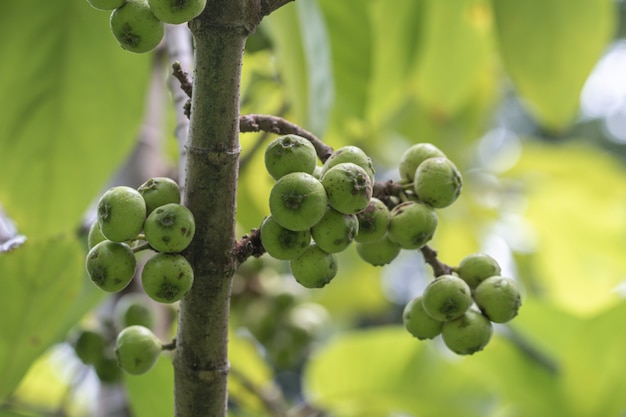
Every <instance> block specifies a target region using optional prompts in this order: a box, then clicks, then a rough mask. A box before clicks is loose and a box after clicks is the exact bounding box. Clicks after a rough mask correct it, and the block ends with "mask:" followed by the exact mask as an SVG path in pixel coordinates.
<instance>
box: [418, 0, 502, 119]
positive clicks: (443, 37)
mask: <svg viewBox="0 0 626 417" xmlns="http://www.w3.org/2000/svg"><path fill="white" fill-rule="evenodd" d="M424 13H425V16H424V18H423V22H424V29H423V34H422V42H421V48H420V54H419V57H418V66H417V71H416V76H415V89H416V94H417V96H418V98H419V99H420V101H422V102H423V103H424V104H425V105H426V106H427V107H428V108H430V109H432V110H433V111H436V112H440V113H442V114H444V115H450V114H454V113H455V112H456V111H458V110H459V109H460V108H461V107H462V106H463V105H464V104H466V103H467V101H468V99H469V96H470V94H472V93H473V92H474V89H475V87H474V86H475V85H476V81H477V79H478V77H479V76H480V75H481V72H482V73H484V72H488V71H489V70H490V67H489V44H490V37H489V35H490V29H491V8H490V7H489V3H488V1H487V0H463V1H460V2H459V1H457V2H449V1H439V0H428V1H426V2H425V5H424Z"/></svg>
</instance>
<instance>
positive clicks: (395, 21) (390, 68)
mask: <svg viewBox="0 0 626 417" xmlns="http://www.w3.org/2000/svg"><path fill="white" fill-rule="evenodd" d="M335 3H341V2H335ZM423 3H424V2H423V1H421V0H417V1H416V0H399V1H394V4H393V7H389V3H388V2H386V1H373V2H371V5H370V7H369V12H370V13H369V14H370V19H371V26H372V28H371V31H372V38H371V48H372V52H371V54H372V58H371V67H372V68H371V78H370V83H369V86H368V87H369V89H368V91H369V97H368V101H367V102H363V105H367V114H366V116H367V120H368V122H370V123H372V124H374V125H375V126H380V125H381V124H383V123H384V122H387V121H388V120H389V119H392V118H393V114H394V113H395V112H397V111H398V109H399V108H400V107H401V106H402V105H403V104H404V103H405V102H406V101H407V100H408V99H409V98H410V96H409V95H407V88H408V84H409V81H408V77H409V74H410V70H411V66H412V65H413V62H414V61H415V56H416V54H417V51H418V44H419V42H418V40H419V35H420V33H421V32H422V31H423V29H422V27H423V23H424V15H423V10H422V9H423ZM340 39H341V38H340ZM352 71H356V72H357V74H360V73H365V71H363V70H362V69H361V70H360V69H358V68H355V69H352Z"/></svg>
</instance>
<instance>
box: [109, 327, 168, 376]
mask: <svg viewBox="0 0 626 417" xmlns="http://www.w3.org/2000/svg"><path fill="white" fill-rule="evenodd" d="M161 350H162V346H161V341H160V340H159V338H158V337H156V335H155V334H154V333H152V331H151V330H150V329H148V328H147V327H143V326H130V327H127V328H125V329H124V330H122V331H121V332H120V333H119V334H118V335H117V340H116V341H115V356H116V358H117V364H118V365H119V367H120V368H122V369H123V370H124V371H126V372H128V373H129V374H131V375H140V374H144V373H146V372H148V371H149V370H150V369H152V367H153V366H154V364H155V363H156V361H157V359H159V355H160V354H161Z"/></svg>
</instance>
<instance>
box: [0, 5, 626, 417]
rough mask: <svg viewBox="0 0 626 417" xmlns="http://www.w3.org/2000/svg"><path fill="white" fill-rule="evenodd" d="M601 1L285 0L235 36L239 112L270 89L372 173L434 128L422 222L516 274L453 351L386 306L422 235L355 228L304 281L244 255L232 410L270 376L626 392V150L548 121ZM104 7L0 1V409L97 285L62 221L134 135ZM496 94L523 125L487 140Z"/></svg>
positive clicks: (384, 407)
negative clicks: (625, 291) (435, 168)
mask: <svg viewBox="0 0 626 417" xmlns="http://www.w3.org/2000/svg"><path fill="white" fill-rule="evenodd" d="M209 4H210V2H209ZM617 6H618V4H617V3H614V2H612V1H611V0H575V1H572V0H569V1H565V0H549V1H539V0H529V1H524V2H516V1H513V0H492V1H487V0H461V1H455V2H453V1H443V0H395V1H394V2H385V1H382V0H368V1H363V0H342V1H336V0H297V1H296V2H295V3H292V4H289V5H287V6H285V7H283V8H282V9H280V10H278V11H277V12H275V13H274V14H272V15H271V16H269V17H267V18H266V19H265V20H264V22H263V23H262V25H261V26H260V27H259V28H258V29H257V32H256V33H255V34H254V35H253V36H252V38H251V39H250V42H249V47H248V49H247V51H246V55H245V63H244V68H243V79H242V95H241V97H242V102H241V103H242V113H270V114H277V113H279V114H280V115H281V116H283V117H285V118H287V119H289V120H291V121H293V122H295V123H298V124H300V125H301V126H303V127H305V128H306V129H308V130H311V131H312V132H314V133H316V134H318V135H320V137H322V138H323V139H324V140H325V141H327V142H328V143H329V144H330V145H331V146H334V147H339V146H343V145H347V144H352V145H357V146H360V147H362V148H363V149H364V150H365V151H366V152H368V153H369V154H370V155H371V156H372V157H373V159H374V163H375V165H376V169H377V178H378V179H379V180H386V179H392V178H397V175H398V174H397V171H396V168H395V166H394V164H397V161H398V159H399V157H400V155H401V153H402V152H403V151H404V149H405V148H406V147H408V146H409V145H410V144H412V143H416V142H431V143H434V144H436V145H437V146H439V147H440V148H441V149H442V150H443V151H444V152H446V153H447V154H448V156H449V157H450V158H451V159H452V160H453V161H455V163H457V165H458V166H459V168H461V171H462V172H463V174H464V176H465V188H464V193H463V195H462V197H461V199H460V200H459V201H458V202H457V203H455V204H454V205H453V206H452V207H450V208H447V209H445V210H442V211H441V212H440V226H439V229H438V231H437V235H436V237H435V239H434V241H433V242H432V246H433V247H435V248H436V249H437V250H438V251H439V255H440V259H442V260H443V261H444V262H447V263H448V264H450V265H455V264H456V263H458V262H459V260H460V259H461V258H462V257H463V256H465V255H466V254H468V253H471V252H475V251H479V250H487V251H490V252H492V253H493V254H494V256H496V257H497V258H498V259H500V260H501V262H502V263H503V266H504V267H505V268H504V269H505V271H506V273H507V274H510V275H514V276H515V278H517V279H518V280H519V281H520V282H521V284H522V287H523V289H524V297H523V306H522V309H521V312H520V315H519V317H518V318H516V319H515V320H514V321H513V322H512V324H511V326H510V327H504V326H499V327H498V328H497V332H496V336H495V337H494V340H493V341H492V342H491V343H490V344H489V345H488V347H487V348H486V350H485V351H484V352H481V353H479V354H476V355H473V356H471V357H467V358H458V357H453V356H450V354H448V353H446V352H445V351H444V350H443V349H440V347H441V344H440V342H439V341H434V342H419V341H417V340H415V339H412V338H411V337H410V335H409V334H408V333H407V332H405V331H403V330H402V329H401V328H400V327H399V326H398V324H399V323H400V321H401V320H400V314H401V313H400V312H401V309H402V307H403V303H404V302H406V301H407V297H408V296H409V295H410V294H411V293H415V292H416V291H417V289H419V287H420V285H424V284H425V282H426V281H427V280H428V279H429V277H430V272H429V271H428V270H427V269H425V268H424V267H423V265H422V264H421V258H420V257H419V256H418V255H415V256H412V255H411V254H403V256H402V257H401V259H400V261H399V263H398V265H399V266H393V265H392V266H389V267H384V268H375V267H371V266H368V265H365V264H364V263H363V262H361V261H360V260H359V259H358V257H357V256H356V254H355V252H354V248H351V249H349V250H348V251H346V252H345V253H342V254H341V255H340V257H339V260H340V264H339V275H338V276H337V278H336V279H335V280H334V281H333V282H332V284H331V285H329V286H328V287H326V288H324V289H323V290H304V289H302V288H299V287H298V286H297V285H296V284H295V283H294V282H293V279H291V277H290V276H289V274H288V270H287V268H286V265H285V264H284V263H281V262H276V261H273V260H271V259H268V258H267V257H266V256H264V257H262V258H261V259H259V260H250V261H249V262H248V263H246V264H245V265H244V267H243V268H242V269H241V271H239V272H238V274H237V276H236V278H235V283H234V286H233V311H232V317H233V320H232V334H231V346H230V357H231V364H232V368H233V372H232V374H231V379H230V392H231V405H232V409H231V415H233V416H234V417H244V416H268V415H271V413H270V411H268V410H269V409H271V404H268V402H267V398H274V399H277V398H278V399H281V398H282V399H283V400H284V401H286V402H288V403H290V402H292V401H296V400H298V399H300V396H303V398H304V399H305V400H306V401H308V402H309V403H310V405H311V406H312V407H314V408H319V409H322V410H325V411H326V412H327V413H328V415H332V416H338V417H349V416H360V417H386V416H400V415H402V416H418V415H419V416H431V417H436V416H474V415H475V416H493V417H496V416H497V417H509V416H511V417H513V416H545V415H567V416H581V417H582V416H590V417H591V416H600V415H601V416H603V417H610V416H616V417H617V416H621V415H623V414H624V411H625V410H626V395H624V394H626V392H625V390H626V386H625V385H624V382H623V378H622V377H621V376H622V375H623V374H624V373H625V372H626V357H624V355H623V349H624V346H626V340H624V336H623V332H620V331H619V329H620V326H621V323H622V321H623V318H624V317H625V314H626V311H625V310H624V309H625V308H626V304H625V303H624V301H623V297H622V293H621V290H620V289H619V288H620V285H621V283H622V281H623V277H624V273H625V270H626V261H625V260H624V259H625V258H624V257H623V256H622V253H623V250H624V247H625V245H626V220H625V219H626V195H624V194H625V192H626V191H624V190H626V187H624V184H626V171H625V168H624V162H623V160H619V159H618V158H615V155H614V154H611V153H607V152H605V151H603V150H602V149H601V147H599V146H596V145H597V137H598V136H600V135H601V132H599V131H598V130H597V129H596V130H589V129H587V130H586V132H587V135H585V136H580V137H577V138H576V140H572V139H571V138H570V136H568V134H567V132H568V129H569V128H571V126H572V124H575V123H576V121H577V117H578V112H579V95H580V90H581V88H582V86H583V83H584V81H585V80H586V78H587V76H588V75H589V73H590V71H591V70H592V68H593V66H594V65H595V63H596V62H597V60H598V59H599V58H600V56H601V55H602V53H603V51H604V50H605V48H606V47H607V45H608V44H609V42H610V41H611V37H612V35H613V32H614V30H615V23H616V20H617V13H616V12H617ZM26 22H27V23H26ZM107 22H108V19H107V15H106V13H104V14H103V13H102V12H98V11H96V10H93V9H91V8H90V7H89V6H88V5H87V4H86V2H84V0H57V1H55V2H47V1H44V0H22V1H20V2H5V3H2V4H0V34H3V35H4V36H3V39H6V40H9V39H10V41H6V42H4V43H3V46H2V47H1V48H2V56H3V60H4V62H5V65H4V70H3V76H2V77H0V97H1V98H2V100H3V106H2V112H0V172H1V173H2V175H1V180H0V204H1V205H2V207H3V209H4V210H6V212H7V214H8V216H9V217H10V218H12V219H13V220H14V221H15V222H16V225H17V228H18V230H19V232H20V233H22V234H24V235H26V236H27V242H26V243H25V244H24V245H22V246H20V247H17V248H15V249H13V250H12V251H8V252H4V253H0V279H1V280H2V282H3V283H4V288H3V291H1V292H0V312H1V313H2V317H3V320H1V321H0V417H4V416H7V417H9V416H25V415H30V416H39V415H45V414H46V411H45V408H46V407H48V408H49V409H50V410H52V409H54V408H55V407H58V404H60V403H61V402H62V401H61V400H60V399H59V398H58V397H60V396H64V395H65V394H64V393H63V390H59V387H65V389H67V390H69V391H70V392H71V390H72V389H74V388H73V387H72V381H71V379H72V378H67V377H65V378H61V377H58V376H57V377H54V373H52V372H50V370H49V369H48V368H46V370H41V367H40V366H36V367H33V366H31V365H32V364H33V363H36V362H35V361H36V360H37V358H47V357H41V355H42V354H44V352H45V351H46V349H48V348H50V347H51V346H53V345H55V344H57V343H60V342H62V341H63V340H64V339H65V337H66V335H67V332H68V331H69V330H70V328H72V327H73V326H75V325H76V324H77V323H79V322H83V321H85V320H90V319H91V315H90V314H91V313H90V310H92V309H93V308H96V307H97V306H98V305H100V302H101V301H102V298H103V297H104V296H103V295H102V294H101V293H98V292H97V291H95V290H94V289H93V288H92V286H90V285H89V284H90V283H89V282H87V280H86V279H85V276H84V271H83V266H82V259H83V257H84V253H85V249H84V245H81V243H80V238H81V237H77V232H76V231H77V230H79V229H80V226H81V222H82V221H83V220H82V219H83V215H84V213H85V211H86V210H87V209H88V208H89V206H90V204H91V203H92V202H93V199H94V198H96V196H97V195H98V194H99V192H100V191H101V189H102V187H103V186H104V185H105V184H106V181H107V180H108V179H110V178H111V177H112V176H113V175H114V173H115V172H116V170H117V169H118V168H119V166H120V165H121V164H122V163H123V161H124V159H125V158H126V157H127V156H128V154H129V152H130V151H131V149H132V147H133V144H134V140H135V138H136V136H137V132H138V129H139V127H140V123H141V120H142V117H143V106H144V104H145V94H146V87H147V81H148V78H149V76H148V74H149V69H150V64H151V62H152V61H151V57H150V56H138V55H133V54H129V53H126V52H124V51H122V50H121V49H120V48H119V47H118V46H117V45H116V43H115V42H114V40H113V38H112V36H111V35H110V33H109V30H108V26H107ZM511 86H512V87H513V88H511ZM511 97H513V101H514V105H513V108H514V110H515V111H516V112H517V113H515V114H514V115H513V118H515V117H517V119H516V120H515V121H514V123H513V122H512V123H510V124H511V125H515V126H519V125H520V124H519V120H518V119H522V120H523V122H522V124H523V127H524V129H525V130H524V132H519V133H520V134H519V135H517V136H516V135H515V134H516V133H518V132H512V136H511V137H510V138H509V140H506V141H501V142H498V141H491V142H490V141H487V140H486V139H485V138H486V137H487V135H486V134H487V132H489V131H492V132H493V130H492V129H493V128H494V127H499V126H498V121H501V119H505V122H506V117H507V116H506V114H505V115H504V116H503V115H502V114H503V112H502V108H503V107H504V106H505V105H506V103H507V102H508V103H510V101H511ZM503 103H505V104H503ZM167 105H170V103H169V102H168V103H167ZM522 106H523V107H522ZM522 108H524V109H525V112H524V111H521V109H522ZM498 112H499V113H498ZM520 115H521V116H520ZM168 117H170V118H171V119H173V117H174V116H173V115H171V114H170V115H168ZM505 124H506V123H505ZM529 131H530V132H533V133H535V135H534V137H533V135H524V134H523V133H527V132H529ZM546 132H549V134H546ZM509 133H511V132H509ZM557 134H561V135H563V136H561V137H560V139H561V140H559V141H557V140H553V139H554V137H555V136H554V135H557ZM168 135H169V138H168V139H169V140H170V141H171V142H173V141H174V138H173V135H172V134H171V133H168ZM551 135H552V136H551ZM539 137H540V138H539ZM259 140H269V139H268V138H267V137H265V136H264V135H262V134H246V135H242V137H241V142H242V151H243V154H242V155H243V157H244V158H246V159H247V158H248V157H249V158H250V159H249V161H248V162H247V163H246V165H245V168H243V170H242V172H241V176H240V184H239V195H238V197H239V200H238V213H237V222H238V225H239V227H240V231H241V235H243V234H244V233H246V232H247V231H248V230H250V229H251V228H255V227H258V226H259V225H260V223H261V221H262V219H263V217H264V216H266V215H267V214H268V206H267V196H268V194H269V190H270V188H271V186H272V184H273V181H272V179H271V177H270V176H269V175H268V174H266V173H265V170H264V167H263V156H262V152H259V151H256V152H255V153H252V152H253V151H252V149H253V148H254V144H255V142H257V141H259ZM620 152H622V153H623V149H620ZM82 238H84V236H82ZM279 300H282V301H279ZM285 300H287V301H285ZM282 302H285V304H284V305H283V304H279V303H282ZM301 303H306V306H307V308H308V310H307V309H300V310H298V308H297V306H298V305H300V304H301ZM279 307H280V308H279ZM296 347H297V348H296ZM40 361H41V359H40ZM62 362H63V361H62ZM65 362H67V363H70V365H71V364H72V358H69V359H67V360H66V361H65ZM169 362H170V359H169V357H167V356H165V357H163V358H162V359H161V360H160V362H159V364H158V366H157V367H156V368H155V369H154V370H153V371H151V372H150V373H149V374H147V375H145V376H143V377H136V378H130V377H125V379H124V386H125V387H126V392H127V394H128V396H129V403H130V406H131V409H132V411H133V413H134V415H136V416H138V417H143V416H161V415H162V416H167V415H171V409H172V407H171V404H172V401H173V394H172V372H171V367H170V364H169ZM75 365H76V364H75V360H74V364H73V365H72V366H74V367H75ZM50 366H52V365H50ZM54 366H56V367H59V364H58V363H56V362H55V365H54ZM68 366H69V365H68ZM72 366H69V367H70V368H71V367H72ZM60 367H61V368H63V366H60ZM29 368H30V371H29ZM25 375H26V377H25V378H24V376H25ZM41 381H45V382H46V383H47V384H46V383H43V384H42V383H41ZM294 381H296V382H294ZM300 382H302V384H303V385H302V390H300V389H299V384H300ZM46 385H47V386H48V387H49V388H45V387H46ZM294 387H295V388H294ZM53 388H54V389H53ZM281 389H282V390H283V393H281ZM290 390H292V391H293V392H292V391H290ZM44 391H45V392H44ZM33 398H39V399H40V400H41V401H43V404H39V403H38V404H36V407H35V406H34V405H33V404H32V403H30V402H29V401H32V400H33ZM29 404H30V405H31V407H29ZM18 405H19V406H18ZM42 410H44V411H42ZM66 411H68V410H66ZM82 412H84V410H83V411H82ZM70 414H71V413H70ZM72 415H82V414H81V412H79V411H75V414H72Z"/></svg>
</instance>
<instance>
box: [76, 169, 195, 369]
mask: <svg viewBox="0 0 626 417" xmlns="http://www.w3.org/2000/svg"><path fill="white" fill-rule="evenodd" d="M195 227H196V226H195V220H194V217H193V214H192V213H191V211H190V210H189V209H188V208H187V207H185V206H183V205H182V204H180V188H179V186H178V184H177V183H176V182H175V181H174V180H173V179H171V178H167V177H155V178H150V179H149V180H147V181H146V182H144V183H143V184H142V185H141V186H139V187H138V188H137V189H134V188H132V187H127V186H116V187H112V188H109V189H108V190H107V191H105V192H104V194H102V196H101V197H100V199H99V201H98V206H97V219H96V221H95V222H94V223H93V224H92V226H91V228H90V230H89V234H88V237H87V244H88V248H89V251H88V253H87V257H86V261H85V266H86V269H87V274H88V276H89V278H90V279H91V281H92V282H93V283H94V284H95V285H96V286H97V287H98V288H100V289H101V290H103V291H106V292H110V293H117V292H120V291H122V290H124V289H125V288H126V287H127V286H128V285H129V284H130V283H131V282H132V280H133V278H134V277H135V275H136V272H137V258H136V253H138V252H141V251H149V252H150V256H149V258H148V259H147V261H146V262H145V263H144V265H143V268H142V270H141V286H142V288H143V290H144V292H145V294H146V295H147V296H148V297H149V298H151V299H152V300H154V301H158V302H160V303H164V304H171V303H174V302H176V301H178V300H180V299H181V298H182V297H183V296H184V295H185V294H186V293H187V292H188V291H189V289H190V288H191V286H192V284H193V280H194V273H193V269H192V267H191V265H190V264H189V262H188V261H187V259H186V258H185V257H184V256H183V255H182V254H181V252H182V251H183V250H185V249H186V248H187V247H188V246H189V244H190V243H191V241H192V239H193V236H194V234H195ZM122 305H124V304H122ZM126 310H128V311H126ZM144 310H146V308H145V307H142V306H141V305H139V306H137V305H132V306H127V308H126V309H125V313H123V314H131V315H134V316H136V317H135V318H134V319H128V317H126V321H125V322H126V323H130V324H129V325H128V326H124V327H122V328H121V329H120V331H119V334H118V335H117V339H116V341H115V346H114V353H115V360H116V362H117V364H118V365H119V368H121V369H124V370H125V371H126V372H128V373H130V374H142V373H145V372H147V371H148V370H150V369H151V368H152V366H153V365H154V363H155V362H156V360H157V359H158V356H159V354H160V353H161V350H162V344H161V342H160V341H159V339H158V338H157V336H156V335H154V333H153V332H152V330H151V329H150V328H149V327H148V325H147V324H146V323H145V322H146V319H145V318H142V317H143V316H145V315H146V314H147V313H145V314H144V313H143V312H144ZM137 311H139V312H137ZM123 314H122V313H120V314H118V315H120V316H121V315H123ZM141 314H143V316H141ZM75 346H76V347H77V353H79V352H80V353H79V357H80V358H81V359H83V362H85V363H86V364H89V365H93V366H94V367H95V369H96V371H97V372H98V375H100V374H102V376H101V379H103V380H104V381H106V380H107V378H108V379H110V378H112V377H113V376H114V375H116V374H115V372H113V371H112V370H110V366H108V364H109V362H111V360H112V359H111V358H110V357H108V356H107V355H106V354H104V353H103V352H105V350H106V349H105V347H106V343H105V336H104V335H102V334H101V332H97V331H90V332H81V334H80V337H79V338H78V339H77V343H75ZM85 352H86V353H85Z"/></svg>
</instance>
